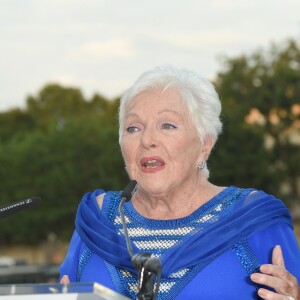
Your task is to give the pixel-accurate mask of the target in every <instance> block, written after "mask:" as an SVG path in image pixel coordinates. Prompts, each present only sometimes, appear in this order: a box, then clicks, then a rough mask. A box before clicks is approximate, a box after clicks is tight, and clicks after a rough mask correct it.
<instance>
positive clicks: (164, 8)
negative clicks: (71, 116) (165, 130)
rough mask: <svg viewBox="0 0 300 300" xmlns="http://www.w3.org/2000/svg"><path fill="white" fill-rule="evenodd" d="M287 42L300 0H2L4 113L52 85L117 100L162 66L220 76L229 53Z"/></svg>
mask: <svg viewBox="0 0 300 300" xmlns="http://www.w3.org/2000/svg"><path fill="white" fill-rule="evenodd" d="M287 39H297V40H300V1H299V0H209V1H207V0H206V1H204V0H0V54H1V55H0V111H7V110H10V109H13V108H24V107H25V105H26V98H27V97H28V96H29V95H32V96H35V95H37V94H38V92H39V91H40V90H41V89H42V88H43V87H44V86H45V85H46V84H49V83H58V84H60V85H62V86H67V87H76V88H79V89H80V90H81V91H82V92H83V94H84V96H85V98H86V99H90V98H91V97H92V95H93V94H95V93H98V94H101V95H103V96H105V97H106V98H108V99H113V98H115V97H118V96H120V95H121V94H122V92H124V91H125V89H126V88H128V87H129V86H130V85H131V84H132V83H133V82H134V81H135V80H136V79H137V77H138V76H139V75H140V74H141V73H143V72H144V71H146V70H148V69H150V68H153V67H155V66H158V65H162V64H172V65H175V66H177V67H180V68H188V69H191V70H193V71H196V72H197V73H199V74H200V75H202V76H204V77H206V78H208V79H213V78H214V77H215V76H216V74H217V73H218V72H219V71H221V70H222V63H221V59H220V58H221V57H229V58H234V57H237V56H239V55H241V54H248V55H249V54H251V53H253V52H255V51H257V50H267V49H269V47H270V45H271V43H275V44H277V45H280V44H281V43H284V42H285V41H286V40H287Z"/></svg>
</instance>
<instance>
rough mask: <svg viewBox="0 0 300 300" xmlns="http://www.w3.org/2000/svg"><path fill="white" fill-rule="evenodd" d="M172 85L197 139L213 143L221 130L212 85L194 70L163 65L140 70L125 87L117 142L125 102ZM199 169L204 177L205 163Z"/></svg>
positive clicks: (124, 114) (120, 107)
mask: <svg viewBox="0 0 300 300" xmlns="http://www.w3.org/2000/svg"><path fill="white" fill-rule="evenodd" d="M171 88H172V89H176V90H178V92H179V93H180V95H181V97H182V100H183V101H184V103H185V104H186V106H187V108H188V111H189V114H190V116H191V119H192V121H193V123H194V125H195V127H196V129H197V131H198V136H199V139H200V142H201V143H202V144H203V143H204V141H205V139H206V138H208V137H209V138H211V140H212V143H213V145H214V144H215V143H216V141H217V139H218V136H219V134H220V133H221V132H222V123H221V120H220V113H221V109H222V107H221V101H220V98H219V96H218V94H217V92H216V90H215V87H214V85H213V84H212V83H211V82H210V81H208V80H207V79H205V78H203V77H201V76H199V75H198V74H196V73H195V72H192V71H189V70H186V69H178V68H176V67H174V66H170V65H163V66H159V67H155V68H153V69H151V70H148V71H146V72H145V73H143V74H142V75H141V76H140V77H139V78H138V79H137V81H136V82H135V83H134V84H133V85H132V86H131V87H130V88H129V89H127V90H126V91H125V93H124V94H123V95H122V97H121V100H120V106H119V143H121V141H122V135H123V130H124V128H123V126H124V120H125V116H126V113H127V107H128V105H129V103H130V102H131V101H132V100H133V99H134V98H135V97H136V96H137V95H139V94H140V93H142V92H146V91H154V90H157V89H161V90H162V91H163V92H164V91H166V90H167V89H171ZM202 171H203V173H204V174H205V175H206V177H208V175H209V172H208V169H207V167H205V168H204V169H203V170H202Z"/></svg>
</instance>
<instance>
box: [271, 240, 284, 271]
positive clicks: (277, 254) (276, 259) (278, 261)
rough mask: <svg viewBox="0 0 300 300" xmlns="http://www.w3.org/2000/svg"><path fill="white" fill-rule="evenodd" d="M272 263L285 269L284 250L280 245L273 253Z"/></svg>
mask: <svg viewBox="0 0 300 300" xmlns="http://www.w3.org/2000/svg"><path fill="white" fill-rule="evenodd" d="M272 263H273V265H275V266H279V267H282V268H285V265H284V259H283V255H282V250H281V247H280V246H279V245H277V246H275V248H274V249H273V252H272Z"/></svg>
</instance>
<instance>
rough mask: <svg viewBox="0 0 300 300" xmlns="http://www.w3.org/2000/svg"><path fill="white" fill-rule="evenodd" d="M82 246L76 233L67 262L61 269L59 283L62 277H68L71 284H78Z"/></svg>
mask: <svg viewBox="0 0 300 300" xmlns="http://www.w3.org/2000/svg"><path fill="white" fill-rule="evenodd" d="M82 245H83V243H82V241H81V239H80V237H79V235H78V234H77V232H76V231H74V233H73V236H72V239H71V241H70V245H69V249H68V252H67V255H66V257H65V260H64V261H63V263H62V264H61V266H60V268H59V270H60V277H59V281H60V279H61V277H62V276H64V275H68V276H69V279H70V281H71V282H76V275H77V268H78V261H79V255H80V252H81V248H82Z"/></svg>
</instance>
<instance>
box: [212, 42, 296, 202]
mask: <svg viewBox="0 0 300 300" xmlns="http://www.w3.org/2000/svg"><path fill="white" fill-rule="evenodd" d="M216 85H217V89H218V90H219V93H220V96H221V98H222V102H223V119H224V121H225V134H224V136H223V137H222V138H221V139H220V142H219V144H218V145H217V148H216V150H215V153H214V158H213V159H212V169H213V170H212V174H213V178H215V179H216V180H217V181H218V182H220V181H221V180H222V179H223V178H224V177H223V176H224V175H225V174H226V176H225V178H226V179H225V181H226V182H231V183H234V184H237V185H242V186H245V185H251V186H254V187H257V188H262V189H264V190H267V191H268V192H270V193H273V194H275V195H277V196H279V197H283V199H285V201H286V202H287V203H288V204H289V203H292V202H293V201H294V202H295V201H296V202H298V203H299V201H300V195H299V192H300V191H299V187H297V185H298V184H297V183H298V182H299V161H300V151H299V150H300V141H299V138H300V137H299V128H300V119H299V116H300V102H299V99H300V47H299V45H297V44H296V42H295V41H288V42H287V43H286V44H284V45H283V46H281V47H277V46H275V45H273V46H272V47H271V49H270V50H269V51H268V52H257V53H254V54H253V55H251V56H249V57H246V56H241V57H237V58H234V59H225V60H224V71H223V72H221V73H219V74H218V77H217V80H216ZM224 163H225V165H224ZM297 166H298V167H297Z"/></svg>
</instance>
